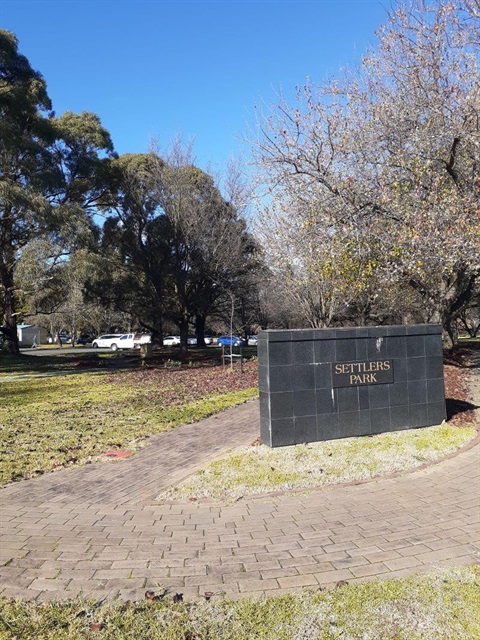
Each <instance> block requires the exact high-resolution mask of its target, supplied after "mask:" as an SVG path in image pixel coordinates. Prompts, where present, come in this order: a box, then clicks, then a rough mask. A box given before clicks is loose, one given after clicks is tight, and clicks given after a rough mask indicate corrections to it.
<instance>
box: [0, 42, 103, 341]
mask: <svg viewBox="0 0 480 640" xmlns="http://www.w3.org/2000/svg"><path fill="white" fill-rule="evenodd" d="M51 107H52V105H51V102H50V99H49V97H48V94H47V87H46V82H45V80H44V78H43V77H42V75H41V74H40V73H39V72H37V71H35V70H34V69H33V68H32V67H31V65H30V63H29V61H28V60H27V58H26V57H25V56H23V55H21V54H20V53H19V51H18V42H17V39H16V37H15V36H14V34H12V33H10V32H8V31H5V30H0V116H1V117H0V243H1V246H0V286H1V291H0V295H1V307H2V311H3V326H2V327H0V330H1V332H2V334H3V336H4V337H5V338H6V343H5V344H6V347H7V349H9V350H11V351H18V340H17V332H16V318H17V315H18V309H17V304H18V292H17V287H16V283H15V271H16V267H17V263H18V260H19V258H20V256H21V254H22V251H25V249H26V247H27V246H28V244H29V243H30V242H31V241H32V240H34V239H38V238H39V237H44V238H48V239H49V240H50V241H51V242H52V244H53V245H56V246H57V245H59V246H62V247H63V248H64V250H65V251H68V247H69V246H71V245H72V244H75V242H79V241H82V242H83V241H84V240H85V238H86V237H87V236H88V235H89V234H90V233H91V230H92V228H93V223H92V215H93V212H94V205H95V202H96V201H97V200H98V198H99V197H100V196H101V194H102V193H103V191H104V189H105V182H104V179H105V175H106V174H105V171H104V168H105V164H106V163H108V156H109V155H111V153H112V151H113V146H112V142H111V140H110V136H109V134H108V132H107V131H106V130H105V129H104V128H103V127H102V126H101V123H100V120H99V119H98V117H97V116H95V115H94V114H91V113H85V112H84V113H82V114H73V113H66V114H64V115H63V116H61V117H60V118H56V117H55V116H54V114H53V112H52V111H51Z"/></svg>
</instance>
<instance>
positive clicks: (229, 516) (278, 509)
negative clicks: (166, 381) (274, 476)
mask: <svg viewBox="0 0 480 640" xmlns="http://www.w3.org/2000/svg"><path fill="white" fill-rule="evenodd" d="M473 386H474V388H473V391H474V398H475V404H477V405H480V375H479V372H478V370H477V371H476V374H475V377H474V382H473ZM478 411H479V410H478V409H477V412H478ZM258 431H259V426H258V404H257V403H256V402H249V403H247V404H245V405H241V406H239V407H235V408H233V409H230V410H228V411H225V412H223V413H221V414H219V415H217V416H213V417H211V418H208V419H206V420H203V421H202V422H200V423H197V424H195V425H185V426H183V427H180V428H178V429H175V430H174V431H171V432H167V433H164V434H160V435H158V436H155V437H153V438H151V445H150V446H149V447H147V448H146V449H144V450H142V451H141V452H140V453H139V454H138V455H136V456H135V457H133V458H130V459H126V460H122V461H118V462H107V463H105V464H95V465H88V466H86V467H83V468H80V469H70V470H64V471H59V472H56V473H53V474H48V475H46V476H43V477H41V478H37V479H33V480H28V481H24V482H21V483H17V484H13V485H9V486H8V487H5V488H4V489H2V490H0V514H1V516H0V595H2V596H11V595H12V596H13V595H15V596H16V595H19V596H22V597H24V598H29V599H33V598H37V599H39V600H43V599H51V598H56V599H64V598H67V597H73V596H75V595H77V594H79V593H81V594H84V595H86V596H89V597H93V598H97V599H102V598H105V597H114V596H119V597H121V598H124V599H139V598H142V597H143V594H144V592H145V590H146V589H148V588H153V589H156V590H159V589H160V588H168V589H169V590H170V591H171V592H172V593H175V592H181V593H183V594H184V595H185V597H195V596H198V595H202V594H203V593H204V592H205V591H213V592H215V593H217V592H224V593H225V594H226V595H227V596H231V597H243V596H248V595H258V594H262V593H266V594H276V593H281V592H282V591H284V590H289V591H290V590H294V589H297V588H302V587H312V588H315V587H319V586H330V585H332V584H335V583H336V582H337V581H339V580H347V581H348V582H356V581H365V580H370V579H373V578H376V577H382V578H394V577H401V576H406V575H410V574H413V573H420V572H423V571H427V570H429V569H431V568H432V567H433V566H436V565H439V564H440V565H447V564H471V563H476V562H478V561H479V552H480V445H478V444H477V445H476V446H474V447H471V448H470V449H467V450H464V451H462V452H461V453H459V454H458V455H457V456H454V457H451V458H449V459H446V460H444V461H443V462H440V463H438V464H433V465H432V466H430V467H428V468H426V469H422V470H419V471H416V472H413V473H407V474H405V475H402V476H399V477H394V478H388V479H386V478H383V479H382V478H380V479H378V480H376V481H372V482H369V483H366V484H360V485H356V486H338V487H332V488H328V489H322V490H320V489H319V490H313V491H309V492H308V493H302V494H285V495H280V496H276V497H264V498H258V497H257V498H251V499H250V498H248V499H244V500H241V501H239V502H237V503H235V504H233V505H222V504H219V503H208V504H199V503H190V502H186V503H181V504H155V502H154V497H155V496H156V495H157V493H158V491H159V490H160V489H161V488H162V487H165V486H168V485H170V484H172V483H174V482H178V481H179V480H181V479H182V478H183V477H185V476H186V475H188V474H189V473H191V472H192V471H193V470H194V469H196V468H198V467H200V466H202V465H203V464H204V463H205V462H206V461H207V460H208V459H211V458H212V457H217V456H219V455H221V453H222V452H223V451H225V448H226V447H228V448H233V447H236V446H238V445H241V444H248V443H250V442H252V441H253V440H254V439H255V438H256V437H257V435H258Z"/></svg>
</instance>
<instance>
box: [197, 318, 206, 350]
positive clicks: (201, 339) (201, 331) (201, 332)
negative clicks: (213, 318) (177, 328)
mask: <svg viewBox="0 0 480 640" xmlns="http://www.w3.org/2000/svg"><path fill="white" fill-rule="evenodd" d="M205 322H206V317H205V316H204V315H196V316H195V337H196V338H197V347H205V346H206V345H205Z"/></svg>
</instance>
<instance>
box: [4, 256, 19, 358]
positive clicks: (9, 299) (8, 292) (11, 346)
mask: <svg viewBox="0 0 480 640" xmlns="http://www.w3.org/2000/svg"><path fill="white" fill-rule="evenodd" d="M13 253H14V251H13V247H11V246H10V245H8V244H7V245H6V246H5V247H4V249H3V251H2V254H3V255H2V260H1V262H0V285H1V289H2V291H1V295H2V306H3V326H2V327H1V332H2V334H3V336H4V338H5V343H4V345H3V350H4V351H7V352H8V353H16V354H19V353H20V347H19V343H18V334H17V320H16V318H17V316H16V313H15V294H14V287H13V263H14V259H13Z"/></svg>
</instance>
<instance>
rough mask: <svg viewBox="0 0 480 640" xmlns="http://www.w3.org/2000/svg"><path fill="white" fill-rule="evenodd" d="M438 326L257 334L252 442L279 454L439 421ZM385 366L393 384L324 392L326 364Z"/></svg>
mask: <svg viewBox="0 0 480 640" xmlns="http://www.w3.org/2000/svg"><path fill="white" fill-rule="evenodd" d="M441 334H442V328H441V326H440V325H415V326H391V327H360V328H356V329H355V328H348V329H311V330H303V329H302V330H296V331H262V332H261V333H260V334H259V336H258V358H259V387H260V435H261V439H262V442H263V443H264V444H267V445H269V446H271V447H281V446H285V445H291V444H299V443H303V442H314V441H317V440H331V439H334V438H347V437H350V436H359V435H370V434H375V433H382V432H385V431H398V430H400V429H410V428H412V427H427V426H430V425H434V424H439V423H440V422H442V421H443V420H445V418H446V411H445V391H444V381H443V357H442V339H441ZM381 359H389V360H392V361H393V375H394V381H393V383H390V384H374V385H361V386H350V387H339V388H335V389H334V388H333V387H332V372H331V365H332V363H342V362H352V361H353V362H354V361H368V360H381Z"/></svg>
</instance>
